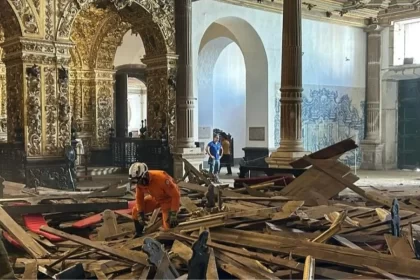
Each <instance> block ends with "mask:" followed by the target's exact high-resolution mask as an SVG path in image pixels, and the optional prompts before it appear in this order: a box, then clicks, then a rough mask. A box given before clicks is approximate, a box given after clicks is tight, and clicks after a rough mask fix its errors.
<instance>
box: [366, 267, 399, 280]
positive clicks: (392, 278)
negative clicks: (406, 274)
mask: <svg viewBox="0 0 420 280" xmlns="http://www.w3.org/2000/svg"><path fill="white" fill-rule="evenodd" d="M365 267H366V268H367V269H369V270H370V271H372V272H375V273H377V274H379V275H381V276H382V277H384V278H383V279H390V280H403V278H400V277H398V276H395V275H393V274H391V273H389V272H387V271H385V270H383V269H380V268H378V267H375V266H369V265H365Z"/></svg>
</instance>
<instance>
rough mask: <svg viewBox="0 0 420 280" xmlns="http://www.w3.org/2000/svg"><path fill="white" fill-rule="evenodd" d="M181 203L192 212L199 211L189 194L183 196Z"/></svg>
mask: <svg viewBox="0 0 420 280" xmlns="http://www.w3.org/2000/svg"><path fill="white" fill-rule="evenodd" d="M181 205H182V206H184V207H185V208H186V209H187V210H188V212H190V213H194V212H196V211H198V207H197V205H195V203H194V202H192V200H191V198H189V197H188V196H182V197H181Z"/></svg>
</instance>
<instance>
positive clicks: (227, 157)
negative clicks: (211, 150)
mask: <svg viewBox="0 0 420 280" xmlns="http://www.w3.org/2000/svg"><path fill="white" fill-rule="evenodd" d="M230 162H231V157H230V155H223V156H222V158H221V159H220V170H222V167H223V166H226V169H227V171H228V174H232V167H231V164H230ZM220 170H219V172H220Z"/></svg>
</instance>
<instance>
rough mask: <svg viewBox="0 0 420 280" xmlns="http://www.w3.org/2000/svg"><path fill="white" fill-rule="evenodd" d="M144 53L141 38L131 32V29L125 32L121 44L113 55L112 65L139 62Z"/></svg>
mask: <svg viewBox="0 0 420 280" xmlns="http://www.w3.org/2000/svg"><path fill="white" fill-rule="evenodd" d="M144 55H145V50H144V45H143V40H142V39H141V37H140V36H137V35H134V34H131V30H129V31H127V33H125V35H124V37H123V40H122V43H121V46H119V47H118V48H117V52H116V54H115V57H114V67H117V66H120V65H124V64H141V63H142V62H141V59H142V58H143V57H144Z"/></svg>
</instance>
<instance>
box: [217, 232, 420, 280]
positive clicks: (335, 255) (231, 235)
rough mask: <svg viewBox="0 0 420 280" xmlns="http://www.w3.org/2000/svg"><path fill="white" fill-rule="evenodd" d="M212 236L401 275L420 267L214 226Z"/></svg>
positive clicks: (374, 255)
mask: <svg viewBox="0 0 420 280" xmlns="http://www.w3.org/2000/svg"><path fill="white" fill-rule="evenodd" d="M212 239H213V240H215V241H217V242H223V243H228V244H235V245H238V246H244V247H248V248H255V249H261V250H265V251H268V252H275V253H279V252H281V253H286V254H288V253H290V252H293V254H294V255H296V256H302V257H306V256H307V255H311V256H313V257H314V258H315V259H317V260H320V261H325V262H329V263H334V264H340V265H344V266H351V267H355V268H363V265H373V266H377V267H379V268H382V269H386V270H387V271H389V272H391V273H395V274H399V275H404V276H409V277H418V275H420V266H419V265H418V261H416V260H410V259H406V258H399V257H395V256H390V255H385V254H380V253H376V252H369V251H360V250H355V249H351V248H344V247H339V246H334V245H327V244H323V243H313V242H309V241H304V240H299V239H292V238H285V237H280V236H273V235H267V234H258V233H252V232H245V231H241V230H235V229H214V230H213V231H212Z"/></svg>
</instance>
